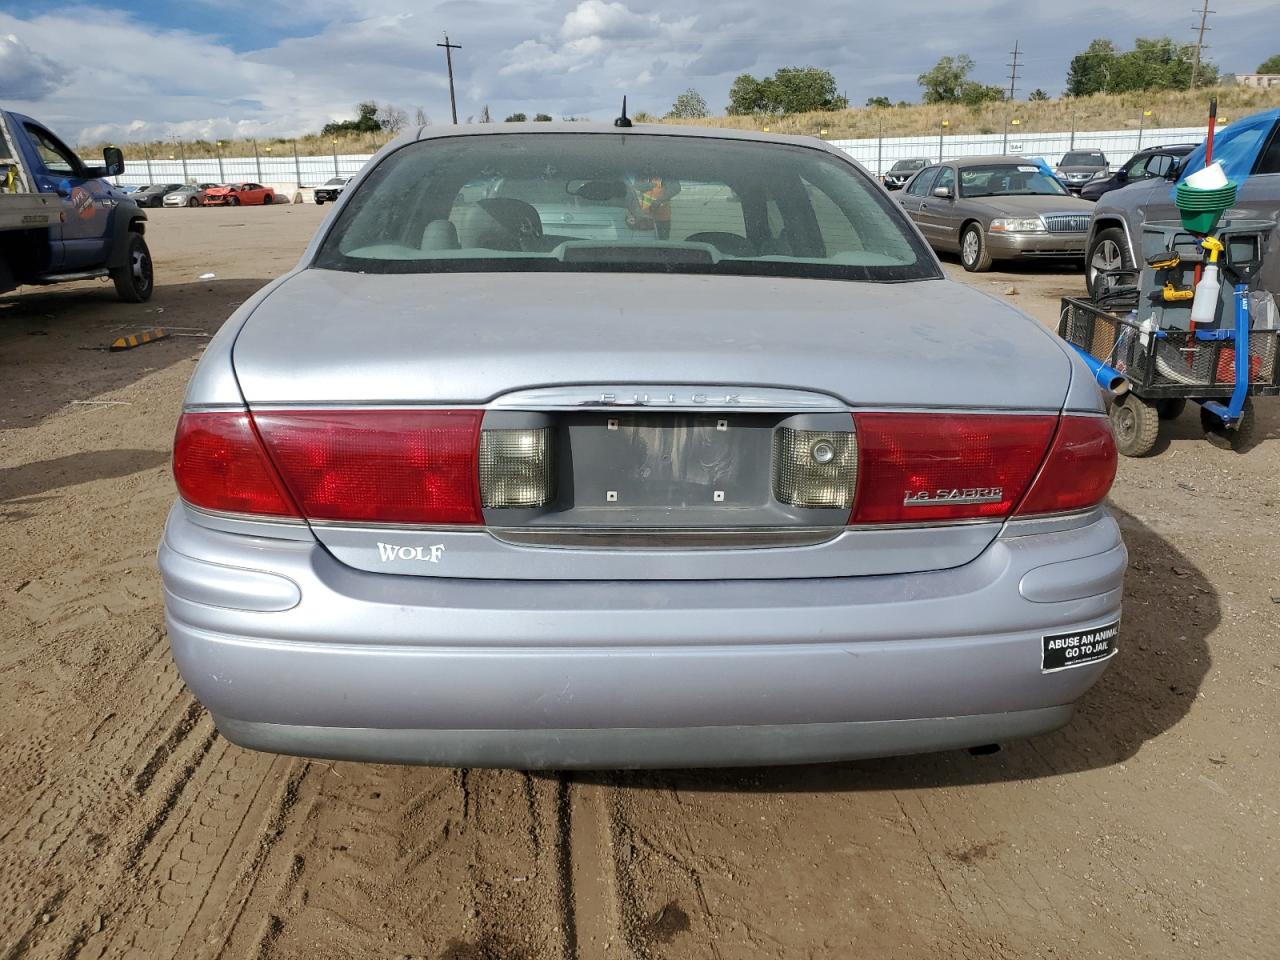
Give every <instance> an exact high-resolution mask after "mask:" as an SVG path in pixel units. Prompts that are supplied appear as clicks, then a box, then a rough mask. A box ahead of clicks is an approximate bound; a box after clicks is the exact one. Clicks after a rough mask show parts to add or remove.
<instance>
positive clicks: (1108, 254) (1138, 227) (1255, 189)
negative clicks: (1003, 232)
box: [1085, 110, 1280, 295]
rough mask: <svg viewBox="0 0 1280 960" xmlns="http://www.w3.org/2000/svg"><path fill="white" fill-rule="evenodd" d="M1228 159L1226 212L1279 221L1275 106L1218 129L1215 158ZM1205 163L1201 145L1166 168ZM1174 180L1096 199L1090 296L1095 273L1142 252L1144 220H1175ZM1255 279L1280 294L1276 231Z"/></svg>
mask: <svg viewBox="0 0 1280 960" xmlns="http://www.w3.org/2000/svg"><path fill="white" fill-rule="evenodd" d="M1224 158H1225V159H1226V161H1227V162H1228V163H1229V166H1230V169H1229V170H1228V175H1229V176H1230V177H1231V178H1232V179H1233V180H1235V181H1237V182H1238V183H1239V189H1238V191H1237V193H1236V205H1235V207H1233V208H1232V209H1231V210H1228V211H1227V213H1226V216H1228V217H1234V218H1237V219H1258V220H1275V221H1278V222H1280V110H1267V111H1265V112H1263V113H1259V114H1255V115H1253V116H1250V117H1243V118H1241V119H1240V120H1237V121H1235V122H1233V123H1232V124H1231V126H1229V127H1227V128H1226V129H1224V130H1222V131H1220V132H1219V134H1218V142H1217V145H1216V146H1215V148H1214V159H1215V160H1223V159H1224ZM1203 167H1204V145H1203V144H1201V145H1200V146H1199V147H1197V148H1196V149H1195V150H1194V151H1193V152H1192V153H1190V154H1189V155H1188V156H1187V157H1186V159H1185V160H1184V161H1183V163H1182V164H1181V165H1180V166H1179V167H1178V168H1177V169H1176V170H1174V171H1171V172H1170V176H1171V177H1172V178H1173V180H1177V179H1182V178H1185V177H1186V176H1188V175H1189V174H1191V173H1194V172H1195V171H1197V170H1199V169H1202V168H1203ZM1173 191H1174V184H1173V181H1172V180H1170V179H1164V178H1160V177H1154V178H1149V179H1146V180H1141V181H1139V182H1138V183H1131V184H1129V185H1128V186H1125V187H1122V188H1121V189H1119V190H1112V191H1111V192H1110V193H1108V194H1106V195H1105V196H1104V197H1103V198H1102V199H1101V200H1099V201H1098V203H1097V204H1096V206H1095V207H1094V211H1093V218H1092V220H1091V222H1090V224H1089V243H1088V252H1087V254H1086V257H1085V285H1086V286H1087V288H1088V290H1089V293H1090V295H1092V294H1093V291H1094V287H1095V286H1096V284H1097V279H1098V275H1099V274H1100V273H1104V272H1107V271H1111V270H1124V271H1131V270H1134V269H1135V264H1138V263H1139V262H1140V260H1141V257H1140V256H1139V255H1138V254H1139V253H1140V251H1141V249H1142V225H1143V223H1145V222H1146V221H1148V220H1176V219H1178V209H1177V207H1176V206H1175V205H1174V202H1173ZM1272 237H1273V239H1272V242H1271V244H1270V245H1269V246H1268V248H1267V251H1266V256H1265V257H1264V259H1263V264H1262V270H1261V271H1260V272H1259V275H1258V283H1259V285H1260V286H1261V287H1262V289H1265V290H1269V291H1270V292H1272V293H1273V294H1277V295H1280V233H1273V234H1272Z"/></svg>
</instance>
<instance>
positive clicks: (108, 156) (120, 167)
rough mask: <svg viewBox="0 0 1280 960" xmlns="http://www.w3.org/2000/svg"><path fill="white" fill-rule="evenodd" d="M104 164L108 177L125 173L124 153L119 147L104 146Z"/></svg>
mask: <svg viewBox="0 0 1280 960" xmlns="http://www.w3.org/2000/svg"><path fill="white" fill-rule="evenodd" d="M102 165H103V166H104V167H105V168H106V171H107V176H108V177H118V176H120V174H122V173H124V153H123V152H121V150H120V148H119V147H104V148H103V150H102Z"/></svg>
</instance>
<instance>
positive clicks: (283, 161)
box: [113, 153, 373, 187]
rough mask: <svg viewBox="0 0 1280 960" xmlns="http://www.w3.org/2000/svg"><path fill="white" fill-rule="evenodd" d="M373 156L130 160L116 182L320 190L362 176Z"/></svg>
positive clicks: (329, 155) (131, 158)
mask: <svg viewBox="0 0 1280 960" xmlns="http://www.w3.org/2000/svg"><path fill="white" fill-rule="evenodd" d="M372 156H373V154H341V153H340V154H338V155H337V156H336V157H335V156H333V155H332V154H323V155H321V156H318V157H297V158H296V159H295V158H294V156H293V155H292V154H288V155H286V156H283V157H277V156H265V155H264V156H259V157H223V158H222V159H221V160H219V159H216V158H212V159H209V158H205V159H200V160H194V159H193V160H169V159H167V158H166V159H164V160H156V159H151V160H148V159H146V158H145V157H143V158H138V157H130V158H128V159H126V160H125V171H124V173H122V174H121V175H120V176H118V177H114V178H113V181H114V182H115V183H116V185H117V186H129V185H135V186H144V185H146V184H148V183H240V182H244V181H249V182H252V183H264V184H271V183H296V184H297V185H298V186H299V187H318V186H320V184H322V183H324V182H325V181H326V180H328V179H329V178H330V177H334V176H344V177H345V176H351V175H353V174H356V173H359V172H360V168H361V167H363V166H364V165H365V164H366V163H367V162H368V161H369V158H370V157H372Z"/></svg>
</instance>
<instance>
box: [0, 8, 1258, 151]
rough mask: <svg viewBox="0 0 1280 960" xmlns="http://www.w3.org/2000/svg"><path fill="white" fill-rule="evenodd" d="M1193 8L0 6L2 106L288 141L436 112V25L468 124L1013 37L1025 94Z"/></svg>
mask: <svg viewBox="0 0 1280 960" xmlns="http://www.w3.org/2000/svg"><path fill="white" fill-rule="evenodd" d="M1193 5H1194V4H1193V3H1191V2H1190V0H1177V2H1176V3H1175V4H1173V5H1170V4H1168V3H1164V2H1160V3H1157V2H1152V0H1126V2H1116V0H1106V2H1095V0H1072V2H1062V3H1044V2H1034V3H1033V2H1027V0H1023V2H1001V0H968V2H966V3H964V4H958V3H955V2H954V0H912V2H910V3H903V2H883V0H877V2H874V3H862V2H850V0H844V2H834V0H791V2H789V3H786V4H780V3H777V2H766V0H719V2H716V3H712V4H706V3H703V4H697V3H690V2H688V0H656V2H648V3H646V2H642V0H522V2H505V0H492V2H464V0H443V2H439V3H414V2H412V0H308V2H306V3H298V2H293V3H286V2H283V0H182V2H171V3H165V2H159V0H140V2H113V3H109V4H108V3H94V2H86V3H83V4H81V5H78V6H77V5H74V0H73V2H72V3H69V4H50V3H48V2H47V0H39V2H31V0H0V104H2V105H4V106H6V107H8V108H10V109H17V110H20V111H22V112H26V113H31V114H33V115H35V116H38V117H40V118H41V119H42V120H44V121H45V122H47V123H49V124H50V125H52V126H54V127H55V128H56V129H58V130H60V131H62V132H63V134H64V135H65V136H66V137H67V138H69V139H71V140H75V141H78V142H82V143H83V142H91V141H95V140H100V139H114V140H122V141H123V140H125V139H130V138H142V137H154V138H160V137H171V136H187V137H191V136H204V137H223V138H225V137H231V136H265V135H279V136H289V135H293V134H299V133H306V132H310V131H314V130H316V129H317V128H318V127H320V126H321V125H322V124H323V123H325V122H326V121H328V120H331V119H343V118H346V117H349V116H351V115H352V113H353V106H354V104H355V103H356V102H357V101H359V100H362V99H374V100H378V101H380V102H390V103H392V104H395V105H397V106H400V107H403V108H405V109H407V110H408V111H409V112H410V114H412V113H413V110H414V109H415V108H416V107H419V106H421V107H422V108H423V109H424V110H425V111H426V113H427V114H428V116H429V117H430V119H431V121H432V122H434V123H441V122H447V121H448V119H449V101H448V86H447V82H446V79H445V73H444V52H443V51H442V50H440V49H437V47H436V46H435V44H436V43H437V42H438V41H439V40H440V39H441V35H442V33H443V32H444V31H445V30H447V31H448V32H449V34H450V36H451V37H452V39H453V40H454V41H455V42H457V43H461V44H462V50H461V51H458V52H457V53H456V54H455V60H454V64H455V70H456V76H457V81H458V112H459V114H460V115H461V117H462V118H464V119H465V118H466V117H467V116H468V115H476V114H479V112H480V110H481V108H482V107H483V106H484V105H486V104H487V105H488V106H489V108H490V110H491V112H492V113H493V115H494V116H495V117H496V118H497V119H501V118H502V117H504V116H506V115H507V114H509V113H513V112H515V111H523V112H525V113H528V114H530V115H532V114H533V113H535V112H539V111H543V112H546V113H550V114H552V115H553V116H556V117H564V116H587V117H592V118H595V119H601V120H603V119H608V118H609V117H612V116H613V115H614V114H615V113H616V104H617V102H618V101H619V100H620V98H621V95H622V94H623V93H627V94H628V95H629V97H630V101H631V104H632V107H633V111H634V110H636V109H644V110H649V111H650V112H654V113H662V112H665V111H666V110H667V109H668V108H669V107H670V105H671V101H672V99H673V98H674V97H675V96H676V94H678V93H679V92H680V91H681V90H684V89H685V88H687V87H690V86H692V87H695V88H696V89H698V90H699V91H701V93H702V94H703V95H704V96H705V97H706V99H707V101H708V103H709V104H710V106H711V108H712V110H713V112H717V113H718V112H721V111H722V110H723V108H724V106H725V104H726V102H727V99H728V89H729V85H730V83H731V82H732V80H733V78H734V77H735V76H736V75H737V74H739V73H743V72H750V73H755V74H756V75H761V74H765V73H770V72H772V71H773V70H774V69H775V68H777V67H779V66H786V65H815V66H820V67H825V68H827V69H830V70H831V71H832V72H833V73H834V74H835V76H836V79H837V81H838V83H839V85H840V87H841V88H842V89H843V90H844V91H845V92H846V93H847V94H848V96H849V98H850V100H851V101H852V102H853V103H855V104H861V103H863V102H864V101H865V100H866V98H867V97H870V96H876V95H884V96H888V97H890V98H892V99H894V100H899V99H907V100H916V99H918V97H919V88H918V86H917V84H916V76H917V75H918V74H919V73H921V72H922V71H923V70H926V69H928V67H930V66H931V65H932V64H933V63H935V62H936V61H937V59H938V57H940V56H943V55H945V54H954V53H968V54H969V55H970V56H972V57H973V59H974V60H975V61H976V62H977V70H976V72H975V74H974V78H975V79H978V80H981V81H984V82H987V83H1004V82H1007V81H1006V79H1005V78H1006V77H1007V72H1008V68H1007V66H1006V64H1007V62H1008V60H1009V56H1008V53H1007V51H1009V50H1010V49H1012V47H1013V41H1014V40H1015V39H1017V40H1019V41H1020V44H1021V47H1022V49H1023V50H1024V51H1025V60H1024V73H1023V79H1021V80H1020V81H1019V89H1020V91H1021V96H1025V95H1026V92H1027V91H1029V90H1031V89H1032V88H1033V87H1037V86H1039V87H1043V88H1044V89H1045V90H1048V91H1049V92H1050V93H1054V94H1056V93H1057V92H1059V91H1060V90H1061V88H1062V85H1063V82H1064V79H1065V76H1066V69H1067V63H1068V61H1069V60H1070V58H1071V56H1072V54H1074V53H1076V52H1078V51H1080V50H1082V49H1083V48H1084V47H1085V46H1086V45H1087V44H1088V42H1089V41H1090V40H1091V39H1092V38H1094V37H1098V36H1106V37H1109V38H1111V39H1113V40H1115V41H1116V42H1117V43H1119V44H1122V45H1126V46H1127V45H1129V44H1131V43H1132V40H1133V38H1134V37H1135V36H1153V35H1160V34H1165V33H1172V34H1174V35H1176V36H1177V37H1180V38H1186V39H1190V38H1191V37H1192V33H1191V30H1190V27H1191V23H1192V21H1193V20H1194V19H1196V18H1195V17H1193V16H1192V14H1191V13H1190V8H1191V7H1192V6H1193ZM1217 6H1218V7H1219V8H1221V12H1219V13H1218V14H1216V15H1214V16H1213V17H1212V18H1211V20H1210V24H1211V26H1212V28H1213V29H1212V32H1211V33H1210V35H1209V40H1210V42H1211V44H1212V49H1211V50H1210V52H1209V56H1210V57H1211V59H1213V60H1214V61H1215V62H1216V63H1218V64H1219V66H1221V67H1222V68H1223V69H1224V70H1228V71H1234V72H1250V71H1252V70H1253V69H1254V68H1255V67H1256V66H1257V64H1258V63H1259V62H1260V61H1262V60H1263V59H1265V58H1266V57H1267V56H1269V55H1271V54H1273V53H1278V52H1280V37H1277V35H1276V34H1275V31H1274V30H1270V29H1262V27H1263V26H1264V25H1268V24H1269V25H1270V26H1272V27H1273V26H1274V25H1275V16H1276V0H1233V2H1232V3H1230V4H1229V5H1228V4H1225V3H1222V4H1217ZM1175 7H1176V10H1175V9H1174V8H1175ZM303 8H305V11H306V12H305V13H301V14H300V13H298V12H296V11H297V10H298V9H303ZM1184 8H1186V9H1184ZM783 10H785V11H786V12H785V13H782V12H781V11H783ZM50 11H53V12H50ZM959 11H963V13H961V12H959Z"/></svg>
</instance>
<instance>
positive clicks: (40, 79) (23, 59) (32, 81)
mask: <svg viewBox="0 0 1280 960" xmlns="http://www.w3.org/2000/svg"><path fill="white" fill-rule="evenodd" d="M65 73H66V70H65V69H64V68H63V67H62V66H61V65H60V64H58V63H55V62H54V61H53V60H51V59H50V58H49V57H46V56H45V55H44V54H42V53H37V52H36V51H34V50H32V49H31V48H30V47H29V46H27V45H26V44H25V43H23V42H22V41H21V40H20V39H18V37H17V35H16V34H12V33H10V34H7V35H6V36H2V37H0V90H3V91H4V95H5V97H6V98H8V97H12V98H13V99H14V100H39V99H40V98H41V97H47V96H48V95H49V94H51V93H53V92H54V91H55V90H57V89H58V87H59V85H60V83H61V81H62V78H63V76H64V75H65Z"/></svg>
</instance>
